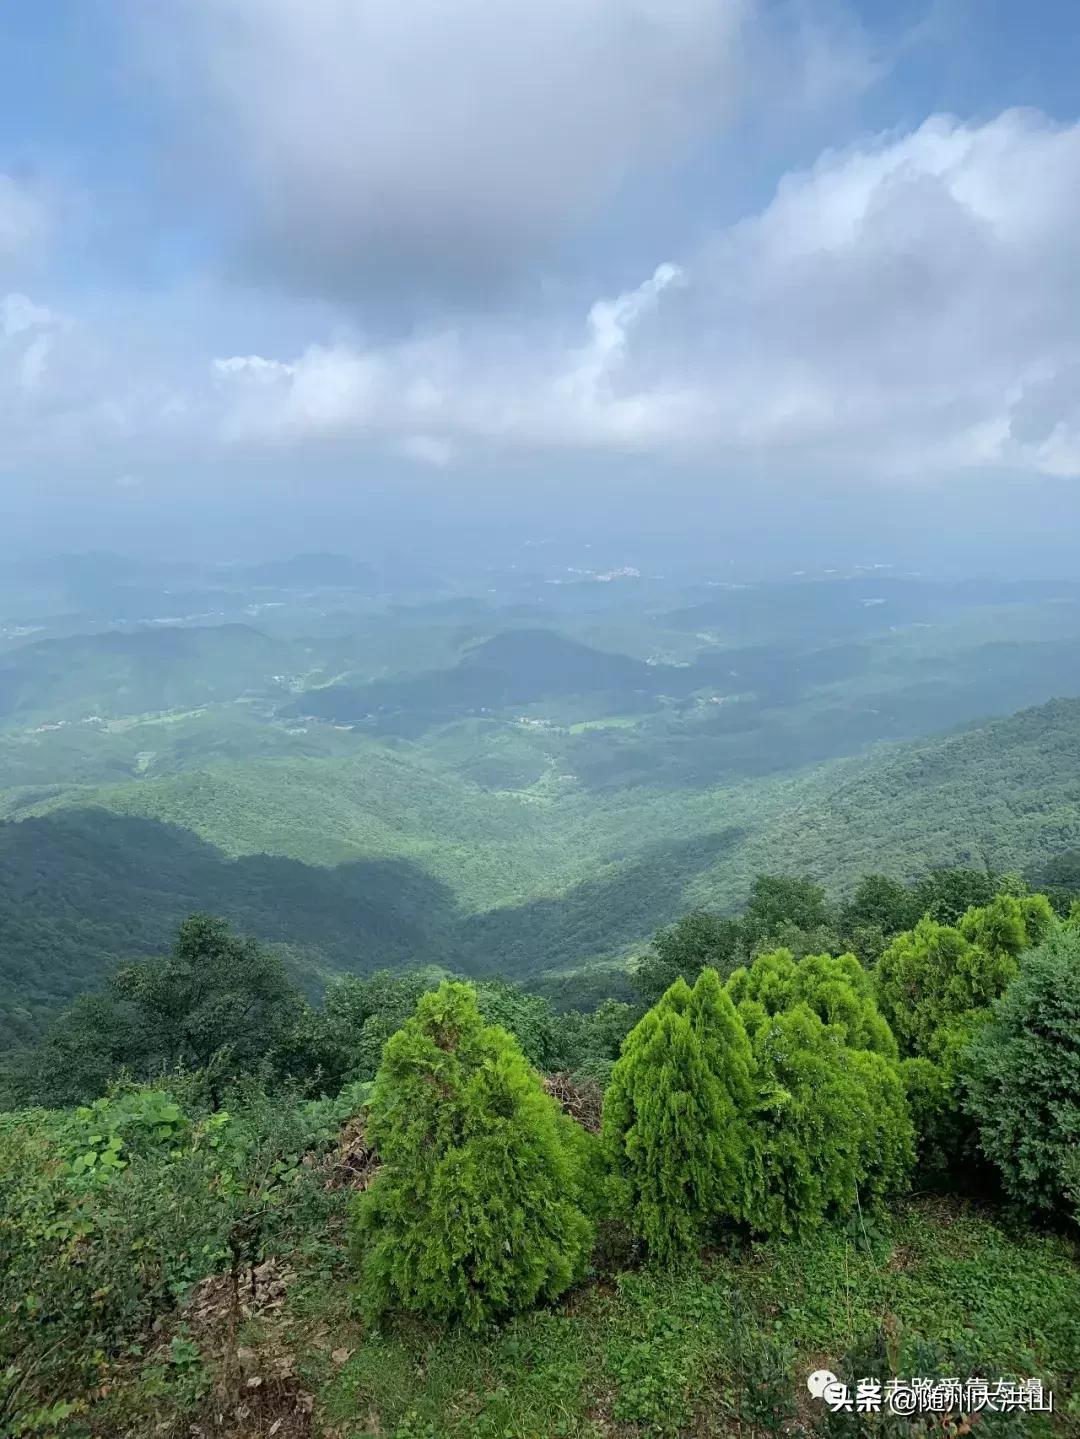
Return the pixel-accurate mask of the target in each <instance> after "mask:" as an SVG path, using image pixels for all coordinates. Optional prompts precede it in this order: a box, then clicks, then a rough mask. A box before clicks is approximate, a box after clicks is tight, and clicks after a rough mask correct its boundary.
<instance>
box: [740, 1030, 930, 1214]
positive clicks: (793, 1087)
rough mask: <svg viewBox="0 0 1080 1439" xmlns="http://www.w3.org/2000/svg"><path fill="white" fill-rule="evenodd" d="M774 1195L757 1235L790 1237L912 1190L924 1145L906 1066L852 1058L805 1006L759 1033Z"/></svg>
mask: <svg viewBox="0 0 1080 1439" xmlns="http://www.w3.org/2000/svg"><path fill="white" fill-rule="evenodd" d="M754 1057H755V1059H756V1061H757V1066H758V1074H759V1078H760V1082H761V1085H762V1094H761V1099H760V1101H759V1107H758V1115H759V1124H760V1136H761V1141H760V1142H761V1156H762V1169H763V1177H764V1187H763V1191H762V1193H761V1195H760V1198H759V1200H758V1203H757V1204H756V1206H755V1209H754V1212H753V1214H752V1216H751V1222H752V1224H753V1227H754V1228H755V1229H759V1230H762V1231H765V1232H767V1233H780V1234H790V1233H794V1232H796V1231H798V1230H800V1229H802V1228H804V1227H807V1226H812V1225H814V1224H817V1223H819V1222H820V1221H821V1220H822V1219H824V1218H825V1217H826V1216H827V1215H829V1214H836V1215H846V1214H848V1213H850V1212H851V1211H852V1210H854V1209H855V1208H856V1207H857V1206H858V1205H860V1204H862V1203H865V1204H871V1203H873V1202H874V1201H875V1200H878V1199H880V1198H882V1197H883V1196H884V1195H885V1194H887V1193H889V1192H890V1191H892V1190H896V1189H898V1188H900V1187H901V1186H902V1184H903V1183H904V1181H905V1180H906V1177H907V1173H908V1170H909V1169H910V1166H911V1164H912V1161H913V1158H914V1136H913V1132H912V1126H911V1118H910V1115H909V1112H908V1106H907V1100H906V1097H905V1094H904V1089H903V1084H902V1081H901V1079H900V1076H899V1073H898V1069H897V1066H896V1065H895V1064H894V1063H893V1062H892V1061H890V1060H888V1059H886V1058H884V1057H883V1056H882V1055H880V1054H876V1053H874V1052H873V1051H870V1050H863V1049H851V1048H849V1046H848V1045H847V1044H846V1043H845V1042H844V1034H843V1030H842V1029H841V1028H840V1027H837V1026H831V1025H825V1024H823V1023H822V1021H821V1020H820V1018H819V1017H818V1016H817V1015H816V1014H815V1013H814V1011H813V1010H812V1009H811V1008H810V1007H809V1005H807V1004H805V1003H799V1004H796V1005H795V1006H794V1007H793V1008H791V1009H787V1010H784V1011H782V1012H781V1013H779V1014H776V1015H774V1016H773V1017H772V1018H770V1019H769V1020H768V1021H767V1022H766V1023H764V1024H762V1025H761V1027H760V1028H759V1029H758V1031H757V1033H756V1035H755V1038H754Z"/></svg>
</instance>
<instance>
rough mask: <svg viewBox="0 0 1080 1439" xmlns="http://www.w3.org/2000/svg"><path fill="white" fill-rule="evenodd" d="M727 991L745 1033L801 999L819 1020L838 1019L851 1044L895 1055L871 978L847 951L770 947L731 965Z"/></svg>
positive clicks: (891, 1038) (828, 1021)
mask: <svg viewBox="0 0 1080 1439" xmlns="http://www.w3.org/2000/svg"><path fill="white" fill-rule="evenodd" d="M728 992H729V994H730V995H731V997H732V999H733V1000H734V1002H735V1004H736V1005H737V1007H738V1010H739V1013H740V1015H741V1016H742V1018H743V1021H744V1023H745V1024H746V1027H747V1029H748V1030H749V1031H750V1033H751V1034H754V1033H756V1032H757V1030H758V1029H760V1028H761V1026H762V1025H763V1024H764V1023H765V1021H766V1020H767V1019H769V1018H771V1017H772V1016H773V1015H776V1014H780V1013H781V1012H782V1011H783V1010H785V1009H791V1008H793V1007H794V1006H795V1005H796V1004H807V1005H809V1007H810V1008H811V1009H812V1010H813V1011H814V1013H815V1014H816V1015H817V1016H818V1018H819V1019H820V1020H821V1021H822V1022H823V1023H824V1024H835V1025H839V1026H840V1028H841V1029H842V1030H843V1031H844V1039H845V1042H846V1043H847V1044H848V1045H850V1046H851V1048H853V1049H869V1050H872V1051H873V1052H874V1053H876V1054H881V1055H884V1056H885V1058H886V1059H895V1058H896V1057H897V1047H896V1040H895V1038H894V1037H893V1033H892V1030H891V1029H890V1028H889V1025H888V1023H887V1022H886V1020H885V1018H884V1016H883V1015H882V1014H881V1011H880V1010H879V1009H878V1006H877V1002H876V999H875V997H874V984H873V980H872V978H871V976H870V975H869V974H868V973H867V971H866V970H865V969H863V967H862V965H861V964H860V963H859V961H858V959H857V958H856V957H855V955H853V954H840V955H834V954H808V955H806V956H805V957H804V958H803V959H799V960H797V959H796V958H795V957H794V955H793V954H792V953H791V951H790V950H787V949H777V950H772V951H770V952H768V953H765V954H759V955H758V957H757V958H756V959H755V960H754V962H753V964H751V965H750V966H749V967H748V968H745V969H737V970H736V971H735V972H734V974H733V975H732V976H731V978H730V979H729V980H728Z"/></svg>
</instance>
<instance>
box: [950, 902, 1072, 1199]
mask: <svg viewBox="0 0 1080 1439" xmlns="http://www.w3.org/2000/svg"><path fill="white" fill-rule="evenodd" d="M960 1068H961V1071H962V1086H963V1091H964V1107H965V1109H966V1110H967V1113H968V1114H969V1115H970V1116H971V1118H972V1119H973V1120H974V1121H975V1122H976V1124H977V1125H978V1132H979V1147H980V1149H981V1150H982V1152H983V1153H984V1154H985V1155H986V1157H987V1158H988V1159H989V1160H991V1162H992V1163H993V1164H994V1165H996V1167H997V1169H998V1170H999V1172H1000V1174H1001V1178H1002V1181H1003V1183H1004V1185H1005V1189H1006V1191H1007V1192H1008V1194H1009V1195H1010V1196H1011V1197H1012V1198H1013V1199H1014V1200H1016V1201H1017V1202H1018V1203H1020V1204H1023V1205H1025V1206H1027V1207H1029V1208H1031V1209H1035V1210H1038V1209H1042V1210H1047V1211H1053V1210H1059V1211H1061V1210H1069V1209H1071V1208H1072V1206H1073V1205H1074V1204H1075V1203H1076V1202H1077V1201H1078V1200H1080V1191H1078V1190H1077V1189H1076V1184H1077V1181H1078V1180H1080V1169H1078V1168H1077V1164H1078V1160H1077V1155H1078V1154H1080V931H1077V930H1075V929H1072V928H1071V927H1065V928H1063V929H1062V930H1061V931H1059V932H1058V933H1056V934H1054V935H1052V936H1051V938H1050V939H1049V940H1048V941H1047V942H1046V943H1045V944H1043V945H1041V946H1040V947H1039V948H1038V949H1034V950H1032V951H1031V952H1030V953H1029V954H1027V955H1025V956H1024V963H1023V967H1022V969H1021V971H1020V975H1019V978H1017V979H1016V981H1015V982H1014V983H1013V984H1012V985H1010V987H1009V989H1008V991H1007V992H1006V994H1005V996H1004V998H1003V999H1002V1000H1001V1001H1000V1002H999V1003H998V1004H997V1005H996V1006H995V1010H994V1017H993V1020H992V1021H991V1022H990V1023H989V1024H986V1025H983V1026H982V1027H981V1028H980V1030H979V1032H978V1034H977V1035H976V1036H975V1037H974V1039H973V1040H972V1043H971V1045H970V1046H969V1048H968V1050H967V1052H966V1053H965V1054H964V1055H963V1056H962V1058H961V1060H960Z"/></svg>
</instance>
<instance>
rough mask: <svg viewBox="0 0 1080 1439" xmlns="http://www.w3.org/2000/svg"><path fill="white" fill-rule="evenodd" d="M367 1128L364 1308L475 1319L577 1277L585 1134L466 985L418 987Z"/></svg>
mask: <svg viewBox="0 0 1080 1439" xmlns="http://www.w3.org/2000/svg"><path fill="white" fill-rule="evenodd" d="M369 1136H370V1138H371V1140H372V1142H373V1144H374V1145H375V1147H376V1149H377V1150H378V1152H379V1155H380V1158H381V1159H382V1161H383V1167H382V1169H380V1171H379V1172H378V1175H377V1176H376V1179H375V1181H374V1183H373V1184H372V1186H371V1187H370V1188H369V1189H368V1190H367V1191H366V1192H365V1193H364V1194H362V1195H361V1196H360V1198H359V1200H358V1201H357V1205H356V1211H355V1216H354V1235H355V1244H356V1252H357V1256H358V1259H359V1262H360V1265H361V1269H362V1275H363V1285H364V1291H365V1305H366V1308H367V1310H368V1312H369V1314H371V1315H372V1316H374V1315H377V1314H379V1313H380V1312H382V1311H384V1310H386V1309H388V1308H394V1307H396V1308H401V1309H405V1310H412V1311H415V1312H417V1313H421V1314H425V1315H428V1316H430V1317H431V1318H435V1319H444V1320H445V1319H452V1318H460V1319H462V1320H463V1321H464V1322H465V1323H466V1324H468V1325H469V1326H471V1327H477V1326H479V1325H481V1324H482V1323H483V1322H484V1321H486V1320H488V1319H490V1318H493V1317H495V1316H497V1315H499V1314H505V1313H510V1312H513V1311H515V1310H520V1309H523V1308H525V1307H526V1306H528V1305H530V1304H532V1303H533V1302H535V1301H536V1300H538V1299H550V1298H554V1297H555V1296H556V1295H557V1294H560V1293H562V1291H563V1290H564V1289H566V1288H567V1287H568V1286H569V1285H570V1284H572V1283H573V1282H574V1280H575V1279H577V1278H578V1277H580V1275H581V1273H582V1271H583V1268H584V1265H585V1262H586V1260H587V1258H588V1255H589V1252H590V1248H591V1244H592V1239H593V1227H592V1224H591V1222H590V1220H589V1219H588V1218H587V1217H586V1214H585V1212H584V1209H583V1201H584V1192H583V1191H584V1182H585V1176H584V1172H583V1171H584V1160H585V1154H584V1146H585V1144H586V1143H587V1136H585V1135H584V1132H583V1131H581V1132H578V1131H577V1127H576V1126H575V1125H574V1124H573V1121H572V1120H569V1119H567V1118H565V1116H563V1115H562V1114H561V1112H560V1111H559V1108H558V1106H557V1105H556V1104H555V1102H554V1101H553V1100H552V1099H550V1098H549V1097H548V1096H547V1095H546V1094H545V1093H544V1090H543V1088H542V1086H541V1084H540V1080H539V1077H538V1075H537V1074H536V1072H535V1071H534V1070H532V1069H530V1067H529V1065H528V1063H527V1062H526V1060H525V1058H524V1056H523V1055H522V1053H521V1050H520V1048H519V1047H518V1045H517V1044H516V1042H515V1041H514V1040H513V1039H512V1038H511V1036H510V1035H509V1034H507V1032H506V1031H505V1030H503V1029H499V1028H498V1027H496V1026H494V1025H485V1024H484V1022H483V1019H482V1018H481V1016H480V1013H479V1010H478V1009H477V1005H476V998H475V995H474V992H473V990H472V988H471V986H469V985H465V984H456V983H449V982H447V983H443V984H442V985H440V987H439V988H438V989H437V990H436V991H434V992H433V993H428V994H425V995H423V996H422V997H421V999H420V1001H419V1003H418V1004H417V1007H416V1013H415V1014H414V1015H413V1017H412V1018H411V1019H410V1020H409V1021H408V1022H407V1023H406V1024H405V1025H404V1026H403V1028H401V1029H399V1030H398V1031H397V1033H396V1034H394V1035H393V1036H392V1037H391V1038H390V1039H389V1040H388V1041H387V1043H386V1047H385V1049H384V1051H383V1059H382V1064H381V1066H380V1068H379V1072H378V1075H377V1076H376V1080H375V1088H374V1091H373V1093H372V1097H371V1109H370V1120H369Z"/></svg>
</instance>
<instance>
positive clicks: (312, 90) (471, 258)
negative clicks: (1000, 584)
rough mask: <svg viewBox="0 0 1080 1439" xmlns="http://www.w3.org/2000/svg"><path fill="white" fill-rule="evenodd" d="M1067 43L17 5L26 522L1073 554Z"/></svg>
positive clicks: (554, 4)
mask: <svg viewBox="0 0 1080 1439" xmlns="http://www.w3.org/2000/svg"><path fill="white" fill-rule="evenodd" d="M1078 73H1080V11H1078V9H1077V7H1076V6H1075V4H1073V3H1069V0H1028V3H1026V4H1024V5H1018V4H1016V3H1015V0H921V3H915V0H890V3H888V4H885V3H882V0H858V3H857V0H545V3H544V4H543V5H537V4H534V3H525V0H498V3H496V0H457V3H455V4H454V5H449V4H447V3H446V0H170V3H169V4H167V5H147V4H145V3H139V0H38V3H35V4H33V5H29V4H17V3H14V4H8V5H6V6H3V7H2V8H0V514H4V515H6V523H4V525H3V532H2V534H0V550H3V551H4V552H11V551H12V550H25V549H29V548H34V549H56V548H63V547H74V548H80V547H85V546H86V545H87V544H93V545H99V544H101V543H103V542H109V541H115V542H116V545H117V547H121V548H122V547H124V545H131V544H138V545H144V546H148V547H151V548H154V549H156V550H160V551H162V552H166V551H169V550H171V549H198V548H207V549H217V550H219V551H229V550H231V549H234V548H237V547H239V548H243V549H246V550H253V549H254V550H266V549H268V550H271V551H274V552H281V551H283V550H287V549H289V548H303V547H308V546H310V547H324V546H326V545H327V544H328V543H330V542H336V543H337V546H338V547H340V548H344V549H347V550H351V551H353V552H361V553H362V552H364V551H365V550H367V549H370V548H371V547H372V546H373V545H378V544H380V543H383V542H387V543H388V542H389V541H390V539H391V538H393V539H394V540H395V542H399V541H400V540H401V539H402V537H404V538H405V539H406V540H407V539H408V537H409V536H410V535H413V536H415V537H416V539H417V543H418V544H422V545H423V546H424V547H426V548H428V549H431V548H436V549H437V548H438V546H439V545H440V544H451V543H468V542H469V538H470V537H471V539H472V541H473V542H474V543H475V544H477V545H479V546H483V545H487V544H503V543H513V542H520V541H521V540H522V539H523V538H536V537H543V536H545V535H548V534H556V535H559V536H561V537H564V538H565V537H567V536H574V535H576V536H579V537H581V538H582V539H584V538H586V537H588V536H595V535H596V534H597V533H600V532H603V533H605V534H606V535H608V536H609V537H618V536H625V541H626V544H627V545H628V546H632V545H638V546H639V547H640V546H641V545H642V544H643V543H645V542H646V541H647V540H648V539H649V537H652V538H653V539H654V540H656V541H657V542H658V543H659V542H660V541H663V542H664V543H665V544H669V545H670V544H676V545H677V544H679V543H685V544H687V545H692V546H697V547H698V548H699V549H705V550H709V549H710V548H711V549H712V550H713V551H715V553H716V555H717V564H718V566H720V565H729V566H730V565H732V564H737V563H738V561H739V558H740V556H744V557H745V555H746V554H747V553H748V551H749V550H753V551H754V553H755V554H756V555H757V556H758V558H759V559H760V556H761V555H762V554H774V555H775V557H776V562H777V564H778V565H784V564H787V563H788V562H789V558H790V557H794V558H798V557H799V556H800V554H801V553H803V552H804V551H806V550H807V549H813V550H815V552H820V553H822V554H825V555H828V556H829V557H835V558H838V559H839V558H842V557H843V556H844V555H848V554H850V557H851V558H852V559H857V558H865V557H868V556H870V554H871V551H873V553H874V554H880V555H881V556H883V557H888V558H889V559H890V560H894V559H895V560H899V561H900V562H902V563H905V564H908V565H916V566H917V565H918V564H919V562H920V560H921V559H926V560H928V561H929V562H931V563H933V564H935V565H936V564H939V563H940V564H944V565H949V564H951V565H952V566H953V567H954V568H955V567H960V568H963V567H965V566H967V567H975V568H978V567H982V568H988V569H998V570H1000V569H1002V568H1003V567H1004V568H1008V567H1009V566H1010V565H1012V566H1013V567H1015V568H1018V569H1020V570H1023V571H1025V572H1040V571H1041V570H1043V569H1045V568H1046V567H1047V566H1050V567H1052V568H1054V567H1056V568H1057V569H1058V570H1061V569H1062V568H1063V567H1068V566H1070V565H1071V566H1072V567H1073V568H1075V567H1076V565H1077V561H1076V560H1075V559H1074V557H1073V553H1072V552H1073V549H1074V548H1075V546H1074V545H1073V544H1072V543H1071V540H1072V536H1073V535H1074V534H1075V533H1076V530H1077V527H1078V526H1080V501H1078V495H1080V264H1078V263H1077V262H1078V258H1080V256H1078V243H1080V242H1078V238H1077V237H1078V236H1080V93H1078V92H1077V89H1076V83H1075V77H1076V75H1077V74H1078ZM304 541H306V542H307V546H305V544H304V543H303V542H304ZM856 550H858V551H859V553H858V555H856V553H855V551H856Z"/></svg>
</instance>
